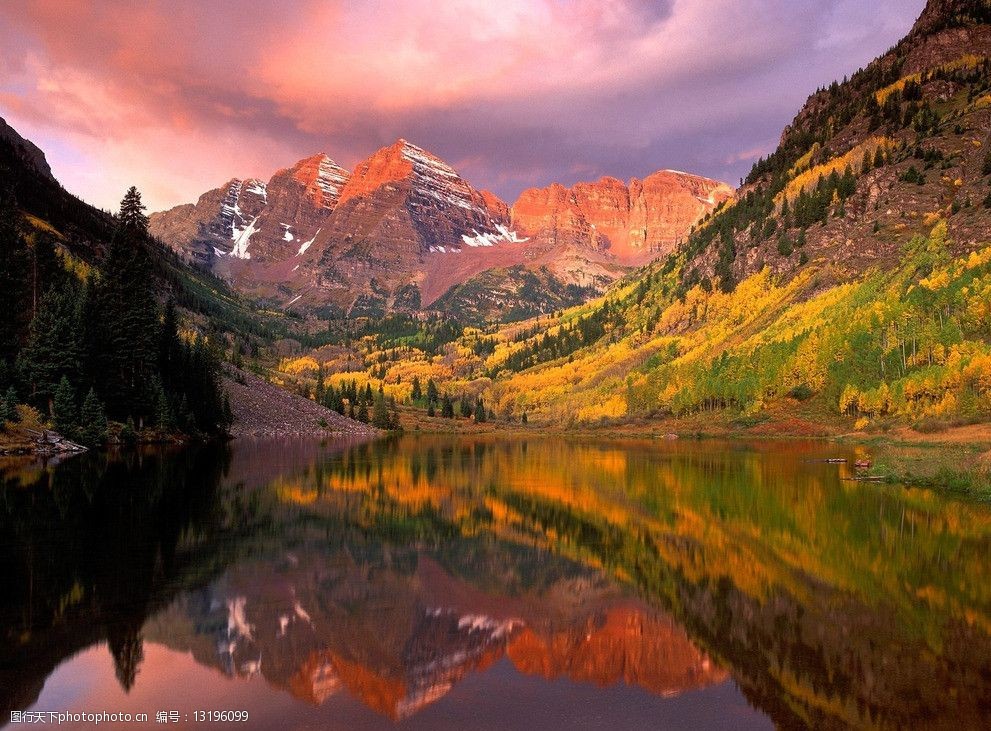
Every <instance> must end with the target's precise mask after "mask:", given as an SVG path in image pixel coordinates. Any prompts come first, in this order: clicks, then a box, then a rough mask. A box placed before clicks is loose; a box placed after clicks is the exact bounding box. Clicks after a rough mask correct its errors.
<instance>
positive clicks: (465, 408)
mask: <svg viewBox="0 0 991 731" xmlns="http://www.w3.org/2000/svg"><path fill="white" fill-rule="evenodd" d="M458 410H459V411H460V412H461V416H462V417H464V418H465V419H467V418H469V417H470V416H471V413H472V410H471V402H470V401H469V400H468V397H467V396H464V395H463V396H462V397H461V401H460V403H459V404H458Z"/></svg>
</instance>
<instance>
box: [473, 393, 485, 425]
mask: <svg viewBox="0 0 991 731" xmlns="http://www.w3.org/2000/svg"><path fill="white" fill-rule="evenodd" d="M484 422H485V403H484V402H483V401H482V399H478V401H476V402H475V423H476V424H482V423H484Z"/></svg>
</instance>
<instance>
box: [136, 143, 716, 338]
mask: <svg viewBox="0 0 991 731" xmlns="http://www.w3.org/2000/svg"><path fill="white" fill-rule="evenodd" d="M732 194H733V191H732V189H731V188H729V187H728V186H726V185H724V184H721V183H717V182H715V181H711V180H707V179H705V178H699V177H696V176H691V175H687V174H684V173H676V172H671V171H664V172H659V173H656V174H654V175H651V176H649V177H648V178H646V179H645V180H643V181H640V180H633V181H631V182H630V183H629V185H627V184H624V183H622V182H621V181H619V180H615V179H613V178H603V179H602V180H600V181H599V182H597V183H580V184H578V185H575V186H574V187H573V188H565V187H564V186H561V185H558V184H554V185H551V186H548V187H547V188H540V189H532V190H528V191H525V192H524V193H523V194H522V195H521V196H520V198H519V200H518V201H517V202H516V203H515V204H514V205H513V206H512V207H510V206H509V205H507V204H506V203H505V202H504V201H502V200H500V199H499V198H498V197H497V196H495V195H494V194H492V193H490V192H488V191H482V190H477V189H476V188H474V187H473V186H472V185H471V184H470V183H468V182H467V181H466V180H465V179H464V178H462V177H461V176H460V175H459V174H458V173H457V172H456V171H455V170H454V169H453V168H452V167H451V166H450V165H448V164H447V163H445V162H444V161H442V160H441V159H439V158H438V157H436V156H435V155H433V154H431V153H429V152H427V151H426V150H423V149H422V148H420V147H417V146H416V145H413V144H411V143H409V142H407V141H406V140H402V139H400V140H397V141H396V142H395V143H394V144H392V145H390V146H388V147H384V148H382V149H381V150H379V151H377V152H376V153H375V154H373V155H372V156H371V157H369V158H368V159H367V160H365V161H364V162H362V163H360V164H359V165H358V166H357V167H356V168H355V169H354V171H353V172H352V173H349V172H348V171H346V170H344V169H342V168H340V167H339V166H337V165H336V164H334V162H333V161H332V160H330V158H328V157H327V156H326V155H315V156H313V157H311V158H307V159H305V160H301V161H300V162H298V163H297V164H296V165H294V166H293V167H291V168H288V169H286V170H281V171H279V172H278V173H276V174H275V175H273V176H272V178H271V179H270V180H269V181H268V182H267V183H266V182H264V181H261V180H254V179H249V180H238V179H235V180H231V181H230V182H228V183H227V184H226V185H224V186H222V187H221V188H218V189H216V190H213V191H210V192H208V193H205V194H204V195H203V196H201V197H200V199H199V201H197V203H196V204H189V205H184V206H178V207H177V208H174V209H172V210H170V211H165V212H162V213H156V214H153V215H152V217H151V231H152V233H153V234H155V235H156V236H158V237H160V238H161V239H162V240H164V241H165V242H166V243H168V244H170V245H171V246H173V247H174V248H176V249H177V250H179V251H181V252H183V253H184V254H186V255H187V256H189V257H190V258H193V259H195V260H196V261H198V262H200V263H201V264H202V265H203V266H206V267H208V268H210V269H211V270H212V271H214V272H216V273H218V274H220V275H221V276H224V277H225V278H227V279H229V280H230V281H232V282H233V283H234V284H235V285H236V286H238V287H239V288H240V289H242V290H244V291H246V292H247V293H249V294H251V295H254V296H257V297H260V298H264V299H268V300H270V301H274V302H276V303H279V304H281V305H283V306H290V305H292V306H296V307H307V308H310V309H314V310H317V311H319V312H322V313H324V314H339V313H344V312H347V313H349V314H351V315H354V316H361V315H368V316H376V315H380V314H383V313H385V312H388V311H392V310H419V309H421V308H426V307H431V306H433V305H434V303H439V305H438V306H441V307H443V306H447V304H451V303H454V302H457V303H458V306H459V307H467V308H468V309H469V310H470V311H471V312H472V313H473V316H474V317H477V318H485V317H492V316H498V317H504V316H505V313H507V312H530V311H533V309H534V307H536V308H537V310H536V311H538V312H539V311H543V310H542V309H541V308H543V307H544V306H545V305H548V306H549V305H551V300H553V304H555V305H557V306H567V305H569V304H574V303H577V302H579V301H581V299H582V298H584V297H587V296H589V295H591V294H594V293H595V292H598V291H600V290H601V289H602V288H603V287H604V286H606V285H608V284H609V283H610V282H612V281H613V280H614V279H616V278H617V277H619V276H621V275H622V274H624V273H625V272H626V271H628V270H629V267H631V266H636V265H639V264H642V263H644V262H646V261H649V260H650V259H651V258H654V257H656V256H659V255H662V254H665V253H667V252H669V251H670V250H671V249H672V248H673V247H674V245H675V243H676V242H677V241H678V240H679V239H680V238H681V237H683V236H684V235H685V234H686V233H687V232H688V230H689V229H690V227H691V226H692V225H693V224H694V223H696V222H697V221H698V220H699V219H700V218H701V217H702V216H704V215H705V214H706V213H709V212H710V211H712V210H713V209H714V208H715V206H717V205H718V204H719V203H720V202H722V201H723V200H726V199H727V198H729V197H730V196H732ZM528 272H532V273H533V275H534V276H536V278H537V280H539V281H542V282H545V283H546V284H547V285H548V286H549V287H550V289H551V290H553V291H554V292H557V293H558V294H556V295H555V296H554V297H552V298H550V299H547V301H546V302H545V301H544V300H541V301H540V302H533V303H527V302H523V301H522V299H521V298H525V297H527V296H528V295H527V291H528V290H529V289H532V287H529V286H528V285H527V282H528V281H529V280H530V279H532V277H531V275H530V274H528ZM453 288H459V295H458V296H457V297H453V296H448V297H444V295H445V294H446V293H449V292H452V291H453ZM541 288H543V287H541ZM529 305H533V306H534V307H531V306H529Z"/></svg>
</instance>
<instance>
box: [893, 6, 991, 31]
mask: <svg viewBox="0 0 991 731" xmlns="http://www.w3.org/2000/svg"><path fill="white" fill-rule="evenodd" d="M987 23H991V0H929V2H927V3H926V7H925V9H924V10H923V11H922V14H921V15H920V16H919V19H918V20H917V21H916V22H915V26H914V27H913V28H912V33H911V35H913V36H919V35H928V34H932V33H938V32H939V31H941V30H945V29H946V28H956V27H961V26H966V25H971V24H978V25H979V24H987Z"/></svg>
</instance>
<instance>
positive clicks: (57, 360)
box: [17, 284, 79, 413]
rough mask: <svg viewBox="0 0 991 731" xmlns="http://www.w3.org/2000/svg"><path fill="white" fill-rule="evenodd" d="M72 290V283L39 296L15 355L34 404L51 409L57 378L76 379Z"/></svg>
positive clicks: (74, 313) (76, 348) (47, 409)
mask: <svg viewBox="0 0 991 731" xmlns="http://www.w3.org/2000/svg"><path fill="white" fill-rule="evenodd" d="M77 330H78V328H77V327H76V303H75V293H74V292H73V290H72V288H71V285H68V284H67V285H66V287H65V288H63V289H52V290H50V291H49V292H48V293H47V294H45V296H44V297H43V298H42V299H41V303H40V304H39V306H38V312H37V315H36V316H35V317H34V319H33V320H31V326H30V328H29V334H28V341H27V343H26V344H25V346H24V348H23V350H21V352H20V355H19V356H18V361H17V365H18V370H19V371H20V373H21V378H22V380H23V382H24V383H26V384H28V386H29V388H30V392H31V397H32V400H33V401H34V402H35V405H37V406H42V407H45V410H46V411H48V412H49V413H50V412H51V411H52V409H53V404H52V399H53V398H54V396H55V390H56V388H57V387H58V385H59V381H60V380H61V379H62V378H63V377H67V378H69V379H70V380H72V381H78V378H79V347H78V342H77V339H76V338H77Z"/></svg>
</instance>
